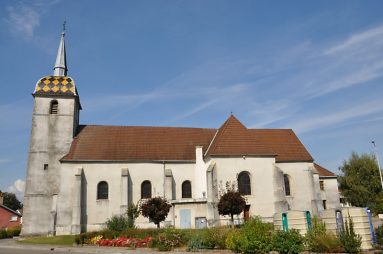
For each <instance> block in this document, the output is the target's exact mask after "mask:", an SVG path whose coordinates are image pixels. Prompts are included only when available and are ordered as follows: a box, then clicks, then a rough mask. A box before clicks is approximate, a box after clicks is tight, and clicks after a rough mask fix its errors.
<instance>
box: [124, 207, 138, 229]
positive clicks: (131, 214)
mask: <svg viewBox="0 0 383 254" xmlns="http://www.w3.org/2000/svg"><path fill="white" fill-rule="evenodd" d="M126 214H127V215H128V227H129V228H134V225H135V221H136V219H137V217H138V216H139V215H140V205H139V204H136V205H135V204H133V203H131V204H129V205H128V209H127V210H126Z"/></svg>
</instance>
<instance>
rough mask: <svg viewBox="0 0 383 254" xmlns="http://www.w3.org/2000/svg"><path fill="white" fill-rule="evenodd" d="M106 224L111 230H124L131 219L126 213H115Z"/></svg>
mask: <svg viewBox="0 0 383 254" xmlns="http://www.w3.org/2000/svg"><path fill="white" fill-rule="evenodd" d="M105 224H106V227H107V228H108V229H109V230H113V231H123V230H126V229H127V228H128V227H129V219H128V217H126V216H125V215H113V216H112V218H110V219H108V220H107V221H106V223H105Z"/></svg>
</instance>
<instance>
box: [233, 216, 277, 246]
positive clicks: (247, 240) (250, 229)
mask: <svg viewBox="0 0 383 254" xmlns="http://www.w3.org/2000/svg"><path fill="white" fill-rule="evenodd" d="M273 230H274V226H273V224H271V223H264V222H262V221H261V219H260V218H258V217H256V218H253V219H251V220H250V221H247V222H246V223H245V224H244V226H243V227H242V228H240V229H239V230H238V233H237V234H233V235H230V238H229V240H228V241H229V244H228V246H230V249H231V250H233V251H235V252H244V253H266V252H268V251H270V250H271V249H272V248H271V247H272V236H273Z"/></svg>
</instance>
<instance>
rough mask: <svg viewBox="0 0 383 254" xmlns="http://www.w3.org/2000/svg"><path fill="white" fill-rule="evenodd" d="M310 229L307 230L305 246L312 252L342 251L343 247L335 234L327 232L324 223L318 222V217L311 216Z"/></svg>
mask: <svg viewBox="0 0 383 254" xmlns="http://www.w3.org/2000/svg"><path fill="white" fill-rule="evenodd" d="M312 225H313V226H312V228H311V230H309V232H307V235H306V244H307V248H308V249H309V250H310V251H312V252H325V253H342V252H344V248H343V245H342V242H341V241H340V239H339V238H338V236H337V235H335V234H333V233H331V232H327V231H326V225H325V224H324V223H319V222H318V218H317V217H314V218H313V224H312Z"/></svg>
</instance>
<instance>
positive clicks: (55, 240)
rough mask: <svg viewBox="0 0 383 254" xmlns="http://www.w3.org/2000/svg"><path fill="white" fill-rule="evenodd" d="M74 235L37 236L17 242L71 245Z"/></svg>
mask: <svg viewBox="0 0 383 254" xmlns="http://www.w3.org/2000/svg"><path fill="white" fill-rule="evenodd" d="M74 238H75V236H74V235H60V236H51V237H46V236H37V237H28V238H24V239H20V240H19V243H27V244H52V245H72V244H74V243H75V240H74Z"/></svg>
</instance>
